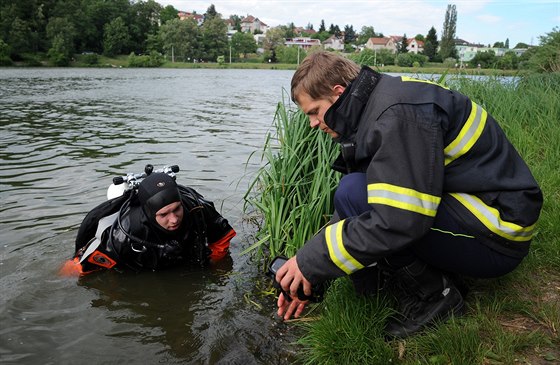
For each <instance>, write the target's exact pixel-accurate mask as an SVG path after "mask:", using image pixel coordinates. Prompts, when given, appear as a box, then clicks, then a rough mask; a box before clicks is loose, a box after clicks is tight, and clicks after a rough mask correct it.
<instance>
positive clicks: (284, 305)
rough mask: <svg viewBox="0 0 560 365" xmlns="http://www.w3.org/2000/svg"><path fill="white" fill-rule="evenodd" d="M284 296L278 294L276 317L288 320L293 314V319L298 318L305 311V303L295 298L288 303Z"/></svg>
mask: <svg viewBox="0 0 560 365" xmlns="http://www.w3.org/2000/svg"><path fill="white" fill-rule="evenodd" d="M284 295H285V294H284V293H280V296H279V297H278V312H277V313H278V316H279V317H283V318H284V320H288V319H290V317H291V316H292V314H293V315H294V318H298V317H299V316H300V315H301V313H302V312H303V310H304V309H305V305H306V304H307V301H301V300H299V299H298V297H297V296H296V297H292V300H291V301H288V300H287V299H286V298H285V297H284Z"/></svg>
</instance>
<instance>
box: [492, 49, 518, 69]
mask: <svg viewBox="0 0 560 365" xmlns="http://www.w3.org/2000/svg"><path fill="white" fill-rule="evenodd" d="M518 63H519V59H518V57H517V56H516V55H515V52H513V51H507V52H506V53H505V54H504V55H503V56H501V57H497V66H498V67H499V68H501V69H502V70H516V69H517V65H518Z"/></svg>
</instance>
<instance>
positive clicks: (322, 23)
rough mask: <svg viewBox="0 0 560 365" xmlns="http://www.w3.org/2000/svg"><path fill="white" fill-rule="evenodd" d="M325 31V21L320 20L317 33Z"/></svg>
mask: <svg viewBox="0 0 560 365" xmlns="http://www.w3.org/2000/svg"><path fill="white" fill-rule="evenodd" d="M326 30H327V28H325V20H324V19H321V25H319V33H320V32H325V31H326Z"/></svg>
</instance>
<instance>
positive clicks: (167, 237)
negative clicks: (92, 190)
mask: <svg viewBox="0 0 560 365" xmlns="http://www.w3.org/2000/svg"><path fill="white" fill-rule="evenodd" d="M179 191H180V194H181V202H182V204H183V210H184V217H183V223H182V224H181V228H180V229H179V230H178V231H177V232H174V233H173V234H169V232H166V231H165V230H164V229H162V228H161V227H159V225H157V223H155V222H153V221H150V220H149V219H148V218H147V217H146V216H145V214H144V212H143V210H142V209H141V207H140V206H139V203H138V200H137V199H136V196H135V194H132V193H130V192H127V193H126V194H125V195H124V196H122V197H118V198H115V199H113V200H109V201H107V202H104V203H103V204H101V205H99V206H98V207H96V208H94V209H93V210H92V211H91V212H90V213H88V215H87V216H86V217H85V218H84V221H83V222H82V224H81V226H80V229H79V231H78V235H77V237H76V254H75V255H76V258H77V259H78V260H81V266H82V272H83V273H87V272H89V271H94V270H96V269H100V268H113V267H115V268H131V269H133V270H136V271H139V270H143V269H148V270H157V269H162V268H166V267H170V266H175V265H178V264H181V263H183V264H184V263H193V262H195V263H200V264H204V263H206V262H207V261H208V259H213V260H218V259H220V258H222V257H223V256H225V255H226V254H227V251H228V248H229V244H230V240H231V239H232V238H233V237H234V236H235V231H234V230H233V229H232V227H231V226H230V225H229V223H228V221H227V220H226V219H225V218H223V217H222V216H221V215H220V214H219V213H218V212H217V211H216V209H215V208H214V204H213V203H212V202H210V201H207V200H205V199H204V198H203V197H202V195H200V194H199V193H197V192H196V191H195V190H194V189H192V188H188V187H185V186H181V185H179ZM111 214H115V218H114V219H113V220H112V221H111V224H110V226H108V227H107V228H105V229H103V231H102V233H101V234H100V238H101V239H100V241H101V242H100V243H99V246H98V247H97V248H96V249H95V250H94V251H92V250H89V251H90V252H88V247H89V246H90V245H91V244H93V242H94V240H95V237H94V235H95V231H96V229H97V226H98V223H99V221H100V219H101V218H103V217H106V216H109V215H111ZM86 252H87V253H86ZM84 254H86V255H87V257H86V258H84V259H83V260H82V258H83V255H84Z"/></svg>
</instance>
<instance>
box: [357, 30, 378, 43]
mask: <svg viewBox="0 0 560 365" xmlns="http://www.w3.org/2000/svg"><path fill="white" fill-rule="evenodd" d="M373 37H375V30H374V29H373V27H369V26H363V27H362V30H361V31H360V34H359V35H358V40H357V42H356V43H357V44H366V43H367V41H368V40H369V39H370V38H373Z"/></svg>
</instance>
